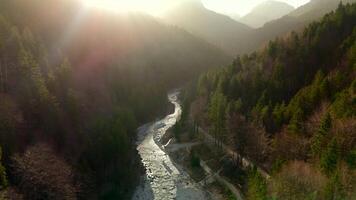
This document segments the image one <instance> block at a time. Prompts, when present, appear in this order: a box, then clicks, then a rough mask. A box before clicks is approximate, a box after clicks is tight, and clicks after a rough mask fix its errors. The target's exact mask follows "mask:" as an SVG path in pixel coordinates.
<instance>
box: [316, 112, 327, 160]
mask: <svg viewBox="0 0 356 200" xmlns="http://www.w3.org/2000/svg"><path fill="white" fill-rule="evenodd" d="M331 127H332V119H331V115H330V113H327V114H326V115H325V116H324V117H323V119H322V121H321V123H320V126H319V129H318V132H317V133H315V135H314V136H313V138H312V139H311V142H312V144H311V150H312V153H313V155H314V156H318V157H320V155H321V154H322V152H323V151H324V148H325V143H326V142H327V141H326V139H327V134H328V132H329V131H330V129H331Z"/></svg>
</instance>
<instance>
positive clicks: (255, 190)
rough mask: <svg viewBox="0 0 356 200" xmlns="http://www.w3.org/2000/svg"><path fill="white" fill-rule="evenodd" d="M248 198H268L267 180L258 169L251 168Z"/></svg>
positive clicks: (255, 199) (263, 199) (249, 199)
mask: <svg viewBox="0 0 356 200" xmlns="http://www.w3.org/2000/svg"><path fill="white" fill-rule="evenodd" d="M247 199H248V200H267V199H268V197H267V182H266V180H265V179H264V178H263V177H262V175H261V174H260V173H259V172H258V171H257V169H256V168H255V169H253V170H251V172H250V173H249V175H248V191H247Z"/></svg>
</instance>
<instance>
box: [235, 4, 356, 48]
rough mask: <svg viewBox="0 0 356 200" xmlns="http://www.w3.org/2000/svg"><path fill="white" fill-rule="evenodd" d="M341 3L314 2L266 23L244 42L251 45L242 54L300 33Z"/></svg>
mask: <svg viewBox="0 0 356 200" xmlns="http://www.w3.org/2000/svg"><path fill="white" fill-rule="evenodd" d="M342 2H343V3H355V2H356V0H343V1H342ZM338 4H339V1H334V0H313V1H310V2H309V3H307V4H305V5H304V6H301V7H299V8H297V9H296V10H295V11H293V12H292V13H290V14H288V15H286V16H283V17H281V18H280V19H276V20H273V21H271V22H268V23H266V24H265V25H264V26H263V27H261V28H258V29H255V30H254V31H252V32H251V33H250V35H249V37H245V38H244V40H248V41H250V42H249V45H247V46H245V48H243V49H242V50H241V51H240V53H248V52H252V51H255V50H256V49H258V48H260V47H261V46H262V47H263V46H265V45H266V44H267V43H268V41H269V40H271V39H274V38H276V37H282V36H284V35H286V34H287V33H288V32H291V31H300V30H301V29H303V27H305V26H306V25H307V24H308V23H310V22H311V21H313V20H318V19H320V18H321V17H322V16H323V15H325V14H326V13H328V12H330V11H332V10H335V9H336V8H337V7H338Z"/></svg>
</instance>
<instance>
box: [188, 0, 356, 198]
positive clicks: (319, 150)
mask: <svg viewBox="0 0 356 200" xmlns="http://www.w3.org/2000/svg"><path fill="white" fill-rule="evenodd" d="M355 19H356V5H355V4H353V5H350V4H347V5H342V4H340V5H339V7H338V8H337V10H336V11H335V12H332V13H329V14H327V15H325V16H324V17H323V18H322V19H321V20H320V21H317V22H313V23H311V24H310V25H309V26H307V27H306V28H305V29H304V30H302V31H299V32H291V33H290V34H289V35H287V36H285V37H280V38H277V39H275V40H273V41H270V42H269V43H268V45H266V47H265V48H263V49H261V50H259V51H256V52H254V53H251V54H248V55H243V56H238V57H236V58H235V59H234V60H233V62H232V63H231V64H230V65H229V66H227V67H224V68H221V69H216V70H210V71H209V72H207V73H205V74H203V75H201V76H200V78H199V80H198V81H197V82H196V83H195V85H193V86H191V89H190V90H188V92H187V93H188V94H187V97H186V98H187V101H190V102H191V104H190V113H191V115H192V116H193V118H194V120H195V122H196V123H197V124H199V125H200V126H202V127H205V128H206V129H208V130H209V132H210V133H211V134H212V135H214V137H215V138H216V140H217V143H226V144H229V146H231V148H233V149H235V150H236V151H237V152H239V154H240V156H238V157H237V158H236V162H237V164H236V165H235V167H236V168H239V167H241V165H242V163H241V162H242V160H241V158H248V159H250V160H252V161H253V163H255V164H256V166H259V167H261V168H262V169H264V170H266V171H267V172H269V174H270V175H271V178H270V179H269V180H265V179H264V178H263V177H262V175H261V174H260V173H259V172H258V170H256V169H255V170H254V169H253V168H251V169H250V170H249V171H248V172H247V174H245V180H244V181H242V184H245V185H246V195H247V199H269V198H272V197H273V198H276V199H355V198H356V194H355V191H356V188H355V180H356V179H355V178H356V176H355V175H356V174H355V159H356V154H355V150H356V149H355V147H356V140H355V139H356V131H355V130H356V121H355V116H356V101H355V100H356V99H355V94H356V87H355V86H356V74H355V72H356V68H355V67H356V40H355V39H356V28H355V25H356V24H355V23H356V20H355ZM187 105H189V103H187ZM237 176H239V175H237ZM237 178H238V177H237Z"/></svg>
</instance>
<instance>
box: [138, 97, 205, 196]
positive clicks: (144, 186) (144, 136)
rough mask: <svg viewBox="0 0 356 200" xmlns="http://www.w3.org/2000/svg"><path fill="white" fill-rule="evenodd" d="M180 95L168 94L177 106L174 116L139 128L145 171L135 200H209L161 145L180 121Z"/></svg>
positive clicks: (139, 143)
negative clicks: (166, 134) (163, 138)
mask: <svg viewBox="0 0 356 200" xmlns="http://www.w3.org/2000/svg"><path fill="white" fill-rule="evenodd" d="M178 95H179V92H177V91H176V92H172V93H169V94H168V99H169V101H170V102H171V103H172V104H174V106H175V110H174V113H173V114H170V115H167V116H166V117H165V118H163V119H161V120H158V121H155V122H153V123H149V124H145V125H143V126H141V127H140V128H139V129H138V141H137V150H138V152H139V154H140V156H141V159H142V163H143V165H144V167H145V169H146V175H145V176H144V177H142V181H141V184H140V185H139V186H138V187H137V189H136V191H135V193H134V195H133V200H146V199H147V200H152V199H154V200H170V199H177V200H192V199H194V200H203V199H210V198H209V197H208V195H207V193H206V192H204V190H203V189H202V188H201V187H200V185H198V184H197V183H195V182H194V181H193V180H192V179H191V178H190V177H189V175H188V174H187V173H186V172H185V171H184V170H183V169H182V168H181V167H180V166H179V165H177V164H176V163H174V162H173V161H172V160H171V159H170V157H169V156H168V155H167V153H166V152H164V150H163V149H164V147H163V145H162V144H161V143H160V140H161V138H162V136H163V135H164V134H165V133H166V131H167V130H168V129H169V128H170V127H172V126H173V125H174V124H175V123H176V122H177V121H178V120H179V118H180V116H181V113H182V109H181V105H180V103H179V100H178Z"/></svg>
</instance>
